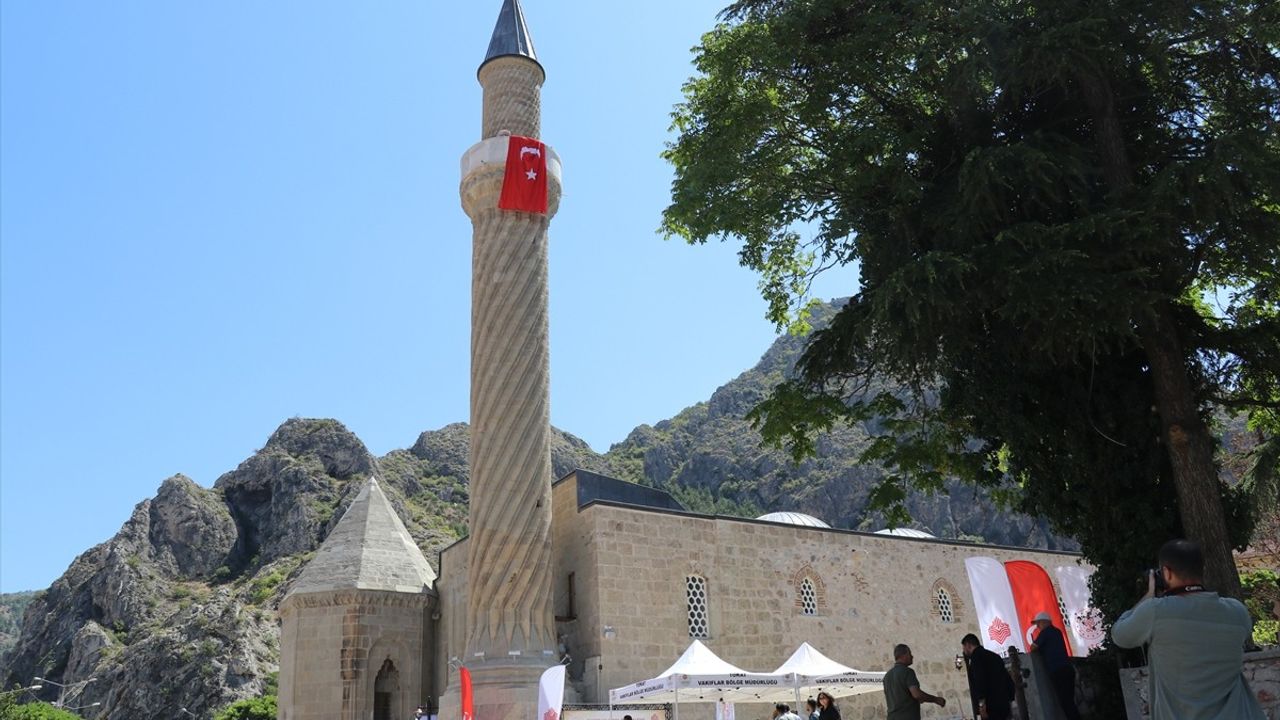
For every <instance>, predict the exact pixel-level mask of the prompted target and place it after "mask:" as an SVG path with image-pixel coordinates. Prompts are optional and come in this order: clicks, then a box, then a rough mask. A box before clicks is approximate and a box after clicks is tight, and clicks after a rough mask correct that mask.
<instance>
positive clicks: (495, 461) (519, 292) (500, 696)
mask: <svg viewBox="0 0 1280 720" xmlns="http://www.w3.org/2000/svg"><path fill="white" fill-rule="evenodd" d="M479 75H480V83H481V85H482V86H484V123H483V127H484V132H485V133H486V137H485V139H484V140H482V141H481V142H480V143H478V144H476V145H475V146H473V147H472V148H471V149H470V150H468V151H467V153H466V154H465V155H464V156H463V159H462V175H463V176H462V185H461V188H460V192H461V196H462V206H463V209H464V210H466V212H467V215H468V216H469V217H470V218H471V223H472V229H473V233H472V243H473V244H472V279H471V283H472V285H471V457H470V463H471V486H470V531H469V539H468V541H467V544H468V549H467V559H468V574H467V650H466V655H465V656H464V657H463V658H461V660H462V662H463V663H465V664H466V665H467V666H468V667H469V668H471V670H472V673H473V677H474V679H475V683H476V715H477V718H478V720H490V718H497V717H503V716H508V715H512V714H515V712H516V711H517V708H516V707H514V706H509V705H508V703H510V702H512V701H516V700H517V698H516V697H515V696H514V695H513V694H514V693H516V692H517V689H518V688H519V687H521V686H524V685H525V684H526V683H528V687H530V688H536V686H537V678H538V675H540V673H541V671H542V670H543V669H544V668H546V667H547V666H549V665H553V664H555V663H556V662H557V661H558V659H559V658H558V657H556V656H555V654H554V650H555V619H554V616H553V613H552V579H551V481H552V479H553V478H552V470H551V444H550V441H551V425H550V348H549V338H548V322H547V314H548V308H547V304H548V301H547V226H548V224H549V223H550V220H551V217H552V216H553V215H554V214H555V212H556V209H557V208H558V206H559V201H560V161H559V158H558V157H557V156H556V155H555V154H554V153H553V152H550V148H548V156H547V170H548V178H547V180H548V182H547V186H548V213H547V214H546V215H539V214H535V213H525V212H514V211H507V210H499V209H498V197H499V195H500V193H501V190H502V179H503V173H504V168H505V163H506V155H507V143H508V137H506V136H505V135H499V134H498V133H500V132H501V131H503V130H507V131H510V132H511V133H513V134H516V135H525V136H529V137H537V135H538V132H539V127H538V126H539V108H538V97H539V89H540V87H541V84H542V80H543V74H542V68H541V67H540V66H539V65H538V64H537V63H536V62H533V61H532V60H529V59H527V58H523V57H499V58H495V59H493V60H490V61H488V62H486V63H485V65H484V66H483V67H482V68H481V70H480V74H479ZM487 684H488V685H498V684H500V685H502V686H505V687H506V688H507V689H508V690H493V691H492V692H489V691H487V690H486V689H485V687H484V686H485V685H487ZM508 691H509V692H508ZM508 695H511V697H507V696H508ZM531 699H536V695H533V696H531ZM482 708H486V709H482ZM486 716H488V717H486Z"/></svg>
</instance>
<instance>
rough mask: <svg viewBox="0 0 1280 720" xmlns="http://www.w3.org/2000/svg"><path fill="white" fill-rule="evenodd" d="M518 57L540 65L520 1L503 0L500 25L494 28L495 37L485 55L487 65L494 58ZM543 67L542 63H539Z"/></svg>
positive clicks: (499, 18) (499, 14)
mask: <svg viewBox="0 0 1280 720" xmlns="http://www.w3.org/2000/svg"><path fill="white" fill-rule="evenodd" d="M509 55H517V56H519V57H526V58H529V59H530V60H532V61H534V62H535V63H538V55H537V53H535V52H534V50H533V37H532V36H530V35H529V26H528V25H527V24H526V23H525V21H524V10H523V9H522V8H521V7H520V0H502V10H500V11H499V12H498V23H497V24H496V25H494V26H493V37H492V38H491V39H490V40H489V52H487V53H485V56H484V62H482V63H480V67H484V66H485V63H487V62H489V61H490V60H492V59H494V58H500V57H507V56H509ZM538 67H542V63H538Z"/></svg>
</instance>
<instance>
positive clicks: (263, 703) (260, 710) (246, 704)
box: [213, 695, 276, 720]
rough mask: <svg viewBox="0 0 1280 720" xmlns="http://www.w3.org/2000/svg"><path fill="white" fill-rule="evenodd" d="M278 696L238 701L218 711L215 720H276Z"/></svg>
mask: <svg viewBox="0 0 1280 720" xmlns="http://www.w3.org/2000/svg"><path fill="white" fill-rule="evenodd" d="M275 717H276V696H275V695H264V696H262V697H256V698H248V699H246V700H237V701H235V702H233V703H231V704H230V705H228V706H226V707H225V708H223V709H221V710H219V711H218V714H216V715H214V716H213V720H275Z"/></svg>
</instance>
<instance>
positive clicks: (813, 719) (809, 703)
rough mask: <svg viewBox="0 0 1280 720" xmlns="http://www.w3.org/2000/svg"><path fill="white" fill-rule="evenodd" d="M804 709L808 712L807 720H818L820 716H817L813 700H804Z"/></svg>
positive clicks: (816, 706)
mask: <svg viewBox="0 0 1280 720" xmlns="http://www.w3.org/2000/svg"><path fill="white" fill-rule="evenodd" d="M804 709H805V710H807V711H808V712H809V720H820V718H821V716H820V715H819V714H818V701H817V700H814V699H813V698H809V699H808V700H805V701H804Z"/></svg>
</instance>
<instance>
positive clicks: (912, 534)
mask: <svg viewBox="0 0 1280 720" xmlns="http://www.w3.org/2000/svg"><path fill="white" fill-rule="evenodd" d="M875 534H876V535H893V536H895V537H909V538H931V539H936V538H937V536H936V535H930V534H929V533H927V532H925V531H923V530H912V529H911V528H885V529H883V530H877V531H876V532H875Z"/></svg>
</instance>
